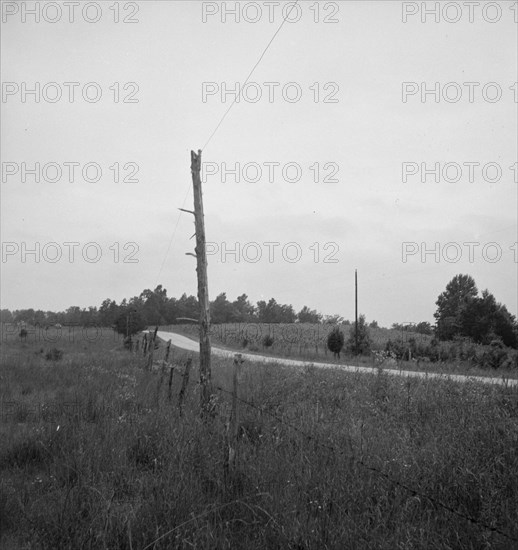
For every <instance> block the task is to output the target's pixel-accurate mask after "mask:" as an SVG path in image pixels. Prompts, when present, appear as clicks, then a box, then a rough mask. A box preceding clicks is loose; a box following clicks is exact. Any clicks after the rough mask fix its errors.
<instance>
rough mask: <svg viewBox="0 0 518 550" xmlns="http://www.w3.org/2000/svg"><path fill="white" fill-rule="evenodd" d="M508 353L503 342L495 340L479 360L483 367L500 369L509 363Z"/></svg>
mask: <svg viewBox="0 0 518 550" xmlns="http://www.w3.org/2000/svg"><path fill="white" fill-rule="evenodd" d="M508 359H509V357H508V353H507V350H506V349H505V347H504V344H503V343H502V341H501V340H493V341H492V342H491V344H490V345H489V346H488V347H487V348H486V350H485V351H484V352H483V353H482V355H481V356H480V358H479V364H480V366H481V367H485V368H487V367H491V368H492V369H498V368H500V367H502V366H504V364H506V363H508Z"/></svg>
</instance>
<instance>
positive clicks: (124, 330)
mask: <svg viewBox="0 0 518 550" xmlns="http://www.w3.org/2000/svg"><path fill="white" fill-rule="evenodd" d="M146 327H147V324H146V323H145V322H144V319H143V318H142V316H141V314H140V312H138V311H136V310H132V309H131V308H128V309H127V310H126V311H123V312H122V313H120V314H119V316H118V317H117V319H116V320H115V330H116V331H117V332H118V333H119V334H124V335H125V336H133V335H134V334H137V333H139V332H140V331H142V330H144V329H145V328H146Z"/></svg>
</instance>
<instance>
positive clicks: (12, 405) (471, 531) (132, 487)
mask: <svg viewBox="0 0 518 550" xmlns="http://www.w3.org/2000/svg"><path fill="white" fill-rule="evenodd" d="M54 346H55V347H56V348H58V349H60V350H62V351H63V355H62V358H61V359H58V360H51V359H49V360H46V359H45V355H46V354H47V352H48V351H49V350H50V349H51V347H54ZM162 349H163V348H162ZM162 349H161V350H160V351H159V352H157V354H156V355H157V357H160V353H162ZM42 350H43V351H42ZM186 357H187V355H186V354H185V353H183V352H180V351H179V350H174V353H173V356H172V360H173V363H174V364H175V365H177V366H178V368H177V369H176V370H175V371H174V376H173V380H172V396H171V399H169V398H168V393H169V388H168V376H167V375H166V376H162V375H160V374H153V373H150V372H147V371H145V370H144V369H143V365H144V363H145V359H144V358H143V357H142V356H141V355H137V354H132V353H129V352H127V351H124V350H123V349H122V344H121V340H120V338H119V337H118V336H116V335H114V334H113V333H112V332H111V331H108V330H106V331H103V333H102V334H101V335H99V337H98V338H96V339H95V340H93V341H87V340H85V339H84V338H83V337H81V338H79V337H77V338H75V339H74V338H70V336H69V335H67V337H66V338H65V337H63V338H61V339H58V340H57V341H55V342H53V343H52V344H49V343H48V342H41V341H40V342H38V341H35V339H34V340H33V341H31V340H30V339H29V341H28V342H27V343H22V342H20V341H19V339H10V340H7V341H2V343H1V370H0V382H1V384H0V405H1V413H2V416H1V422H0V435H1V439H0V441H1V447H0V477H1V480H2V481H1V485H0V530H1V532H0V547H1V548H2V549H15V548H45V549H47V548H48V549H60V548H67V549H68V548H69V549H79V548H92V549H97V548H121V549H144V548H154V549H166V548H167V549H169V548H178V549H180V548H181V549H183V548H185V549H187V548H202V549H215V548H217V549H219V548H221V549H224V548H228V549H231V548H232V549H234V548H236V549H241V548H242V549H247V550H248V549H252V550H253V549H264V548H278V549H294V550H295V549H297V550H300V549H326V548H328V549H337V550H338V549H340V550H343V549H387V550H388V549H391V550H392V549H408V550H410V549H411V550H414V549H421V548H423V549H425V548H426V549H428V548H429V549H439V548H440V549H443V548H451V549H479V548H480V549H482V548H488V549H489V548H491V549H493V548H494V549H506V550H507V549H510V548H516V547H518V524H517V521H516V519H517V517H518V391H517V390H516V388H515V389H514V390H513V389H510V388H497V387H485V386H481V385H475V384H455V383H445V382H438V381H430V380H418V379H412V380H403V379H397V378H393V377H388V376H386V375H384V374H383V373H380V374H378V375H357V374H348V373H343V372H340V371H338V370H336V371H335V370H332V369H331V370H320V369H317V368H313V367H308V368H306V369H293V368H287V367H281V366H279V365H276V364H274V363H272V364H269V365H248V364H247V363H245V364H244V365H243V366H242V371H241V374H240V377H239V398H240V399H242V400H243V401H245V402H246V404H245V403H243V402H239V408H238V420H239V424H240V432H239V433H240V442H239V446H238V454H237V462H236V467H235V469H231V470H228V469H227V468H225V463H226V460H225V457H226V452H227V447H226V443H225V441H226V438H225V434H226V428H225V424H226V422H227V421H228V418H229V411H230V405H229V403H230V397H231V396H230V393H229V392H230V390H231V388H232V385H231V381H232V372H233V367H232V364H231V362H230V361H223V360H214V362H213V384H214V393H215V398H214V403H213V405H214V418H211V419H209V420H207V421H206V422H203V421H201V420H200V419H199V416H198V399H199V398H198V393H199V386H198V384H197V380H198V372H197V357H196V356H194V360H193V370H192V372H191V377H190V382H189V385H188V391H187V395H186V402H185V407H184V412H183V415H181V416H180V413H179V409H178V393H179V389H180V384H181V379H182V373H183V364H184V362H185V359H186ZM439 503H440V504H439ZM442 505H444V506H447V507H449V508H451V509H453V510H455V511H457V512H458V513H459V514H460V515H461V516H462V515H464V516H469V517H470V518H472V520H473V522H471V521H468V520H467V519H465V518H463V517H460V516H459V515H457V514H455V513H452V512H451V511H448V510H446V509H445V508H444V507H443V506H442ZM482 524H484V525H485V526H486V528H484V527H483V526H482ZM487 527H492V528H494V529H498V530H501V531H503V532H505V533H507V535H508V536H509V537H511V538H506V537H505V536H504V535H502V534H499V533H497V532H495V531H492V530H490V529H488V528H487ZM513 538H514V540H512V539H513Z"/></svg>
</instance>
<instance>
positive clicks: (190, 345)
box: [157, 331, 518, 386]
mask: <svg viewBox="0 0 518 550" xmlns="http://www.w3.org/2000/svg"><path fill="white" fill-rule="evenodd" d="M157 336H158V337H159V338H161V339H162V340H165V341H166V342H167V341H168V340H171V343H172V345H173V346H176V347H177V348H181V349H184V350H188V351H194V352H199V351H200V347H199V346H200V345H199V343H198V342H196V341H195V340H191V339H190V338H187V337H186V336H182V335H181V334H176V333H174V332H164V331H158V333H157ZM236 353H238V352H236V351H229V350H226V349H221V348H217V347H214V346H213V347H212V354H213V355H216V356H218V357H234V355H235V354H236ZM241 356H242V357H243V359H245V360H246V361H251V362H255V363H273V362H275V363H280V364H282V365H289V366H292V367H305V366H308V365H315V367H319V368H333V369H337V368H338V369H341V370H344V371H347V372H362V373H370V374H375V373H377V372H378V369H377V368H373V367H355V366H349V365H337V364H336V363H320V362H308V361H297V360H295V359H282V358H276V357H268V356H265V355H255V354H251V353H241ZM383 372H385V373H387V374H391V375H394V376H409V377H413V378H439V379H443V380H453V381H455V382H480V383H482V384H498V385H503V386H506V385H507V386H518V380H513V379H504V378H490V377H484V376H464V375H461V374H439V373H427V372H419V371H409V370H399V369H385V368H384V369H383Z"/></svg>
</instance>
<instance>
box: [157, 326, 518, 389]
mask: <svg viewBox="0 0 518 550" xmlns="http://www.w3.org/2000/svg"><path fill="white" fill-rule="evenodd" d="M160 328H161V330H164V331H167V332H176V333H178V334H182V335H184V336H188V337H190V338H192V339H194V340H197V339H198V326H197V325H194V324H183V325H168V326H164V327H160ZM331 329H332V327H331V326H328V325H323V324H306V323H301V324H299V323H291V324H267V323H229V324H221V325H212V326H211V342H212V344H213V345H215V346H218V347H222V348H225V349H229V350H235V351H237V352H244V353H245V352H246V353H259V354H261V355H266V356H272V359H274V358H275V357H279V358H292V359H301V360H304V361H314V362H326V363H328V362H336V363H337V365H339V364H347V365H354V366H366V367H378V366H382V367H387V368H389V367H390V368H397V369H401V370H412V371H422V372H436V373H440V374H461V375H468V376H489V377H498V378H501V377H504V378H513V379H518V368H516V367H514V366H513V367H510V368H506V367H500V368H498V369H494V368H491V367H489V366H486V367H485V368H483V367H481V366H480V365H478V364H474V362H473V361H468V360H464V359H462V358H457V359H455V358H454V359H451V356H452V355H453V357H455V354H456V352H455V351H453V352H452V351H451V348H452V347H453V344H448V343H441V347H440V349H441V353H443V354H444V358H443V360H439V361H433V362H432V361H421V360H415V358H414V360H410V361H409V360H405V359H398V360H397V361H392V362H385V363H383V364H381V363H380V362H379V360H377V358H376V355H375V354H374V353H373V354H371V355H370V356H354V355H352V354H348V353H347V352H345V351H343V352H342V353H341V357H340V359H337V360H335V359H334V358H333V354H332V353H331V352H330V351H329V350H328V349H327V335H328V333H329V332H330V331H331ZM341 330H342V331H343V333H344V335H345V337H346V339H347V337H348V335H349V331H350V330H351V326H349V325H345V326H342V327H341ZM369 333H370V338H371V341H372V351H374V352H379V351H383V350H385V347H386V344H387V342H388V341H389V340H391V341H393V342H394V341H399V342H402V344H403V347H405V348H406V347H408V346H409V345H410V342H411V341H412V339H413V340H414V341H415V345H417V347H418V348H419V347H429V345H430V342H431V341H432V336H428V335H424V334H418V333H414V332H406V331H400V330H395V329H387V328H374V329H369ZM266 336H270V337H271V338H272V340H273V344H272V345H271V346H269V347H266V346H265V345H264V344H263V339H264V338H265V337H266ZM244 344H246V345H244ZM480 349H481V347H479V350H480ZM511 354H512V356H513V357H515V364H516V365H518V362H517V361H516V355H518V352H515V351H513V352H511ZM417 357H418V356H417Z"/></svg>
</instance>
